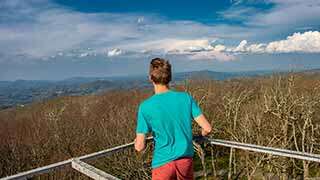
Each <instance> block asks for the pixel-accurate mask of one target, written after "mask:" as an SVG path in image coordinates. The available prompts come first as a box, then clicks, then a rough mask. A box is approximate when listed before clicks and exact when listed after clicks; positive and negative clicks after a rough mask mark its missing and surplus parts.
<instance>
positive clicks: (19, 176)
mask: <svg viewBox="0 0 320 180" xmlns="http://www.w3.org/2000/svg"><path fill="white" fill-rule="evenodd" d="M152 139H153V137H148V138H147V141H149V140H152ZM133 145H134V142H131V143H128V144H124V145H121V146H117V147H114V148H110V149H106V150H102V151H98V152H95V153H91V154H87V155H84V156H80V157H78V158H77V159H79V160H82V161H84V160H93V159H96V158H99V157H104V156H108V155H111V154H113V153H115V152H118V151H121V150H124V149H126V148H129V147H131V146H133ZM72 160H73V158H71V159H68V160H65V161H61V162H58V163H54V164H50V165H47V166H43V167H39V168H36V169H32V170H29V171H25V172H21V173H18V174H15V175H12V176H7V177H4V178H0V180H16V179H19V180H21V179H25V178H31V177H33V176H35V175H40V174H44V173H48V172H50V171H52V170H56V169H61V168H64V167H66V166H68V165H71V161H72Z"/></svg>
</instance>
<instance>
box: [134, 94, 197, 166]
mask: <svg viewBox="0 0 320 180" xmlns="http://www.w3.org/2000/svg"><path fill="white" fill-rule="evenodd" d="M201 114H202V112H201V109H200V108H199V106H198V104H197V103H196V102H195V100H194V99H193V98H192V96H191V95H189V94H188V93H186V92H179V91H175V90H171V89H170V90H168V91H166V92H163V93H157V94H154V95H153V96H151V97H149V98H148V99H146V100H144V101H143V102H142V103H141V104H140V105H139V109H138V115H137V116H138V117H137V128H136V133H142V134H146V133H148V132H152V135H153V137H154V152H153V159H152V168H156V167H159V166H162V165H164V164H166V163H168V162H170V161H173V160H175V159H178V158H180V157H192V156H193V153H194V152H193V145H192V120H193V119H194V118H196V117H198V116H199V115H201Z"/></svg>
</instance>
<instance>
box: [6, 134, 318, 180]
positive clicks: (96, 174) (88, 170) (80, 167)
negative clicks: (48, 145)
mask: <svg viewBox="0 0 320 180" xmlns="http://www.w3.org/2000/svg"><path fill="white" fill-rule="evenodd" d="M152 139H153V138H152V137H149V138H147V141H150V140H152ZM195 140H196V141H204V142H207V143H209V144H211V145H218V146H224V147H230V148H235V149H241V150H246V151H253V152H259V153H267V154H271V155H277V156H283V157H288V158H295V159H300V160H306V161H313V162H318V163H320V155H318V154H310V153H303V152H298V151H291V150H286V149H280V148H272V147H266V146H259V145H253V144H246V143H239V142H234V141H227V140H222V139H208V138H203V137H202V138H199V137H196V138H195ZM133 145H134V142H131V143H128V144H124V145H121V146H117V147H114V148H110V149H106V150H102V151H99V152H95V153H92V154H87V155H84V156H80V157H77V158H72V159H68V160H65V161H61V162H58V163H54V164H50V165H48V166H44V167H39V168H36V169H32V170H30V171H25V172H22V173H19V174H15V175H12V176H8V177H4V178H1V179H0V180H13V179H27V178H30V177H33V176H35V175H40V174H44V173H48V172H50V171H53V170H56V169H60V168H64V167H66V166H69V165H71V167H72V168H73V169H75V170H77V171H79V172H81V173H83V174H85V175H87V176H89V177H91V178H93V179H118V178H117V177H114V176H112V175H110V174H107V173H105V172H103V171H101V170H100V169H97V168H95V167H93V166H91V165H89V164H87V163H85V162H83V161H89V160H93V159H97V158H99V157H104V156H109V155H111V154H114V153H116V152H118V151H122V150H124V149H127V148H129V147H132V146H133Z"/></svg>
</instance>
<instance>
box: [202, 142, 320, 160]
mask: <svg viewBox="0 0 320 180" xmlns="http://www.w3.org/2000/svg"><path fill="white" fill-rule="evenodd" d="M207 140H208V141H209V142H210V144H212V145H219V146H225V147H231V148H236V149H242V150H247V151H254V152H260V153H268V154H272V155H277V156H284V157H289V158H295V159H301V160H306V161H314V162H318V163H320V155H319V154H310V153H303V152H299V151H291V150H287V149H280V148H272V147H265V146H259V145H253V144H245V143H239V142H233V141H226V140H222V139H207Z"/></svg>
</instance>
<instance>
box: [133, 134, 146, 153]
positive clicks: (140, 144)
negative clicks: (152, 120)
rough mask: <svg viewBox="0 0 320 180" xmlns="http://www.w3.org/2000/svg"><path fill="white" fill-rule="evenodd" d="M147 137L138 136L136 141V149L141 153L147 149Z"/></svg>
mask: <svg viewBox="0 0 320 180" xmlns="http://www.w3.org/2000/svg"><path fill="white" fill-rule="evenodd" d="M145 144H146V137H145V135H144V134H137V137H136V139H135V140H134V148H135V149H136V150H137V151H138V152H141V151H143V150H144V149H145Z"/></svg>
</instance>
